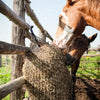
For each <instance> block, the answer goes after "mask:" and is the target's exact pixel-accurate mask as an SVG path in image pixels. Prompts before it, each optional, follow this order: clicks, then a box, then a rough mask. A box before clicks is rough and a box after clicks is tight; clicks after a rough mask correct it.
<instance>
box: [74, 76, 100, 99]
mask: <svg viewBox="0 0 100 100" xmlns="http://www.w3.org/2000/svg"><path fill="white" fill-rule="evenodd" d="M75 100H100V79H99V80H98V79H94V80H92V79H84V78H77V80H76V86H75Z"/></svg>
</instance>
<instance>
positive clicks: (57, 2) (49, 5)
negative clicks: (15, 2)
mask: <svg viewBox="0 0 100 100" xmlns="http://www.w3.org/2000/svg"><path fill="white" fill-rule="evenodd" d="M2 1H3V2H4V3H6V4H7V5H8V6H9V7H10V8H11V9H12V0H2ZM66 2H67V1H66V0H31V4H30V6H31V8H32V9H33V10H34V12H35V14H36V16H37V17H38V19H39V22H40V23H41V24H42V26H43V27H44V29H46V30H47V31H48V32H49V34H50V35H51V36H52V37H53V38H54V34H55V32H56V30H57V26H58V20H59V19H58V18H59V14H60V13H61V12H62V9H63V7H64V6H65V4H66ZM26 22H27V23H28V24H29V25H33V26H34V29H33V31H34V33H35V34H36V35H38V28H37V27H36V25H35V24H34V23H33V22H32V21H31V19H30V18H29V17H28V16H27V15H26ZM11 28H12V24H11V21H10V20H9V19H7V18H6V17H5V16H4V15H2V14H1V13H0V41H5V42H8V43H11V37H12V36H11V34H12V32H11ZM83 33H84V34H86V35H87V36H88V37H89V36H91V35H93V34H94V33H98V36H97V38H96V40H95V41H94V42H93V43H91V46H92V47H97V46H98V45H100V31H98V30H96V29H94V28H92V27H90V26H88V27H86V28H85V31H84V32H83ZM26 43H27V44H29V41H28V40H26Z"/></svg>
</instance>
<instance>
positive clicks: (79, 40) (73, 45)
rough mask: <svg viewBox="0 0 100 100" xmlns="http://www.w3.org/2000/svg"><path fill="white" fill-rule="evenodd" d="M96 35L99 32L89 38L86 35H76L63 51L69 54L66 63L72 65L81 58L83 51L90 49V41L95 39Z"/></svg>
mask: <svg viewBox="0 0 100 100" xmlns="http://www.w3.org/2000/svg"><path fill="white" fill-rule="evenodd" d="M96 37H97V34H94V35H92V36H91V37H89V38H88V37H86V36H85V35H80V36H77V37H74V38H73V40H72V41H70V42H69V43H68V44H67V48H66V49H65V50H64V51H63V52H64V53H65V55H66V56H67V57H66V58H67V59H66V64H67V65H71V64H74V63H75V62H76V61H78V60H80V58H81V56H82V55H83V53H84V52H85V51H86V50H87V49H88V47H89V45H90V43H91V42H92V41H94V40H95V38H96Z"/></svg>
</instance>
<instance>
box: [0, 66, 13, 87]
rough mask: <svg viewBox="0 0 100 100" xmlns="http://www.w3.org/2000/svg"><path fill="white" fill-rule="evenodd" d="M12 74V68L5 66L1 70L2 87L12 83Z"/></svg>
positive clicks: (0, 82) (0, 81) (0, 80)
mask: <svg viewBox="0 0 100 100" xmlns="http://www.w3.org/2000/svg"><path fill="white" fill-rule="evenodd" d="M10 74H11V69H10V67H5V66H3V67H1V68H0V85H1V84H5V83H7V82H9V81H10V78H11V76H10Z"/></svg>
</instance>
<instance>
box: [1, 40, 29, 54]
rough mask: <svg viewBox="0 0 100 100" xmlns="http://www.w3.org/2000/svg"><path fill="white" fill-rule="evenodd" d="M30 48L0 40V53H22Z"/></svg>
mask: <svg viewBox="0 0 100 100" xmlns="http://www.w3.org/2000/svg"><path fill="white" fill-rule="evenodd" d="M29 50H30V48H28V47H24V46H20V45H14V44H10V43H6V42H2V41H0V54H18V55H24V54H25V53H26V52H27V51H29Z"/></svg>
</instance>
